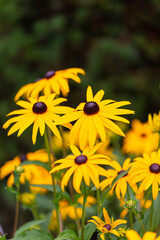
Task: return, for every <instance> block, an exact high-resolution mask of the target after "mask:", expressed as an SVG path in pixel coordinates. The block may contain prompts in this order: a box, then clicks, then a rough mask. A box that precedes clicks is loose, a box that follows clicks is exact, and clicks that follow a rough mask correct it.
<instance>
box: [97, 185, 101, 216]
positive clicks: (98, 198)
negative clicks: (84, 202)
mask: <svg viewBox="0 0 160 240" xmlns="http://www.w3.org/2000/svg"><path fill="white" fill-rule="evenodd" d="M100 212H101V201H100V190H99V188H97V213H98V215H99V214H100Z"/></svg>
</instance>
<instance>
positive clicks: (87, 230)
mask: <svg viewBox="0 0 160 240" xmlns="http://www.w3.org/2000/svg"><path fill="white" fill-rule="evenodd" d="M95 230H96V225H95V224H94V223H88V224H87V225H86V226H85V227H84V240H89V239H91V237H92V235H93V233H94V232H95Z"/></svg>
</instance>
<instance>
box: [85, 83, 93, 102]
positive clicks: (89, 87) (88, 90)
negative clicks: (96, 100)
mask: <svg viewBox="0 0 160 240" xmlns="http://www.w3.org/2000/svg"><path fill="white" fill-rule="evenodd" d="M86 98H87V102H91V101H93V92H92V88H91V86H88V88H87V96H86Z"/></svg>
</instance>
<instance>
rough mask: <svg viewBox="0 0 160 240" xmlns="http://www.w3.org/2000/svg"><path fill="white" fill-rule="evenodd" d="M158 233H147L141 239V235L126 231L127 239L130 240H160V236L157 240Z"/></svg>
mask: <svg viewBox="0 0 160 240" xmlns="http://www.w3.org/2000/svg"><path fill="white" fill-rule="evenodd" d="M156 235H157V234H156V233H154V232H146V233H145V234H144V236H143V238H141V237H140V236H139V234H138V233H137V232H136V231H134V230H128V231H126V237H127V239H128V240H160V236H159V237H158V238H156Z"/></svg>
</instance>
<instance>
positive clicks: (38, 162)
mask: <svg viewBox="0 0 160 240" xmlns="http://www.w3.org/2000/svg"><path fill="white" fill-rule="evenodd" d="M30 164H34V165H38V166H41V167H44V168H45V169H47V170H48V171H49V170H50V168H49V166H48V164H47V163H45V162H41V161H38V160H35V161H24V162H22V163H21V165H20V166H24V165H30Z"/></svg>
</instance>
